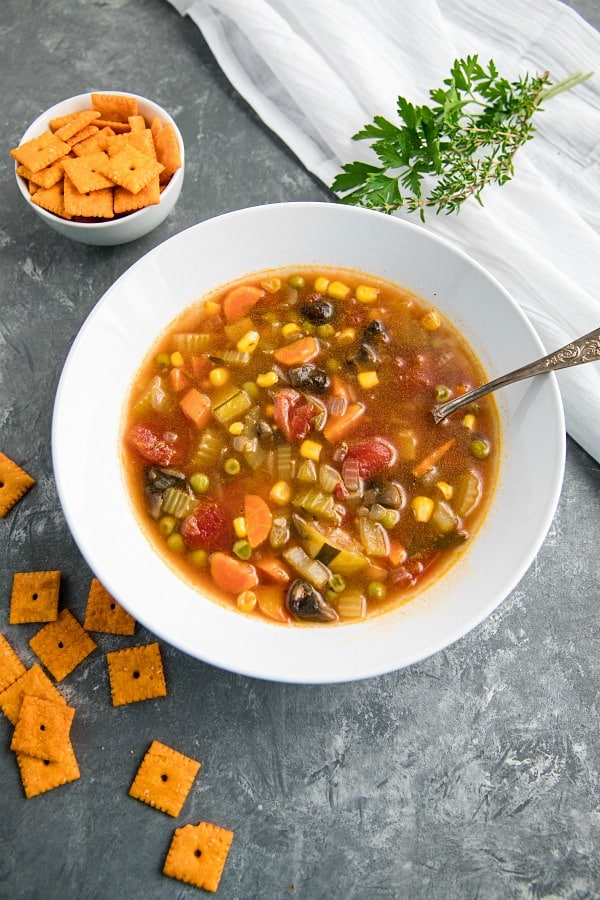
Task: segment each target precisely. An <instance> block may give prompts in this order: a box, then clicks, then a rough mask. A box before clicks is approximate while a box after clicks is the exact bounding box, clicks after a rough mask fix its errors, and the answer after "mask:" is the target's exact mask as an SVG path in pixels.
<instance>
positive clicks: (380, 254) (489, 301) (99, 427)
mask: <svg viewBox="0 0 600 900" xmlns="http://www.w3.org/2000/svg"><path fill="white" fill-rule="evenodd" d="M298 265H306V266H315V267H316V266H319V265H326V266H333V267H338V268H342V269H356V270H360V271H362V272H365V273H369V274H372V275H375V276H379V277H381V278H384V279H387V280H388V281H392V282H395V283H397V284H400V285H404V286H405V287H407V288H408V289H409V290H410V291H413V292H414V293H416V294H418V295H420V296H421V297H423V298H424V299H425V300H426V302H430V303H432V305H434V306H436V307H438V308H439V309H441V311H442V312H443V313H444V314H445V315H446V316H447V317H448V318H449V319H450V320H451V321H452V322H453V323H454V324H455V326H456V327H457V328H458V329H460V331H461V332H462V334H463V335H464V337H465V338H466V339H467V340H468V342H469V343H470V345H471V347H472V348H473V349H474V351H475V353H476V355H477V356H478V358H479V360H480V361H481V363H482V364H483V366H484V368H485V369H486V370H487V373H488V375H489V377H490V378H492V377H495V376H498V375H501V374H504V373H506V372H509V371H511V370H512V369H515V368H517V367H518V366H520V365H523V364H524V363H526V362H530V361H531V360H532V359H535V358H537V357H539V356H541V355H543V353H544V348H543V346H542V344H541V342H540V340H539V338H538V337H537V336H536V334H535V332H534V330H533V329H532V327H531V325H530V324H529V322H528V320H527V319H526V318H525V316H524V315H523V313H522V312H521V310H520V309H519V308H518V306H517V305H516V303H515V302H514V301H513V300H512V299H511V298H510V296H509V295H508V294H507V293H506V291H505V290H504V289H503V288H502V287H501V286H500V284H498V282H497V281H495V280H494V279H493V278H492V277H491V276H490V275H488V274H487V273H486V272H485V271H484V270H483V269H482V268H481V267H480V266H479V265H478V264H476V263H475V262H473V260H471V259H470V258H469V257H468V256H466V255H465V254H464V253H462V252H461V251H459V250H457V249H456V248H455V247H453V246H452V245H451V244H449V243H448V242H446V241H443V240H441V239H439V238H437V237H435V236H433V235H432V234H431V233H429V232H428V231H426V230H425V229H423V228H419V227H417V226H416V225H412V224H407V223H406V222H403V221H401V220H399V219H396V218H392V217H388V216H384V215H382V214H381V213H376V212H371V211H368V210H363V209H357V208H353V207H346V206H343V205H341V204H328V203H284V204H276V205H271V206H262V207H256V208H253V209H246V210H240V211H238V212H233V213H228V214H227V215H223V216H220V217H218V218H215V219H211V220H209V221H206V222H203V223H201V224H200V225H196V226H194V227H192V228H189V229H188V230H187V231H183V232H181V233H180V234H177V235H176V236H175V237H172V238H170V239H169V240H168V241H165V242H164V243H163V244H161V245H159V246H158V247H156V248H155V249H154V250H152V251H151V252H150V253H148V254H147V255H146V256H144V257H143V258H142V259H140V260H139V261H138V262H137V263H136V264H135V265H134V266H133V267H132V268H130V269H129V270H128V271H127V272H125V274H124V275H122V276H121V277H120V278H119V280H118V281H117V282H116V283H115V284H114V285H113V286H112V287H111V288H110V289H109V290H108V291H107V293H106V294H105V295H104V297H103V298H102V299H101V300H100V302H99V303H98V304H97V305H96V307H95V309H94V310H93V311H92V313H91V314H90V316H89V317H88V319H87V321H86V322H85V324H84V325H83V327H82V329H81V331H80V333H79V335H78V336H77V338H76V340H75V342H74V344H73V347H72V349H71V351H70V353H69V357H68V359H67V361H66V364H65V367H64V370H63V373H62V377H61V380H60V384H59V387H58V393H57V396H56V402H55V408H54V418H53V425H52V452H53V463H54V471H55V476H56V483H57V487H58V492H59V496H60V499H61V502H62V505H63V509H64V512H65V516H66V519H67V522H68V524H69V526H70V528H71V531H72V533H73V535H74V538H75V540H76V542H77V544H78V545H79V547H80V549H81V551H82V553H83V555H84V557H85V558H86V560H87V562H88V563H89V566H90V568H91V569H92V571H93V572H94V573H95V574H96V575H97V577H98V578H99V579H100V580H101V581H102V582H103V583H104V584H105V586H106V588H107V589H108V590H109V591H110V592H111V593H112V594H113V595H114V596H115V597H116V598H117V599H118V600H119V601H120V602H121V603H122V604H123V606H125V607H126V609H128V610H129V612H130V613H132V614H133V615H134V616H135V617H136V618H137V619H138V620H139V621H140V622H142V623H143V624H144V625H145V626H146V627H147V628H149V629H150V630H151V631H152V632H153V633H154V634H156V635H157V636H159V637H161V638H163V639H164V640H166V641H168V642H169V643H171V644H173V645H175V646H177V647H179V648H180V649H182V650H183V651H185V652H186V653H189V654H191V655H192V656H195V657H197V658H199V659H203V660H205V661H207V662H209V663H212V664H214V665H217V666H220V667H221V668H225V669H229V670H231V671H234V672H239V673H243V674H246V675H253V676H256V677H260V678H265V679H271V680H276V681H285V682H301V683H309V682H312V683H325V682H342V681H351V680H355V679H360V678H367V677H369V676H373V675H378V674H381V673H384V672H389V671H392V670H395V669H399V668H402V667H403V666H407V665H409V664H410V663H414V662H416V661H418V660H421V659H423V658H425V657H427V656H429V655H430V654H432V653H435V652H436V651H438V650H441V649H442V648H444V647H447V646H448V645H450V644H452V643H453V642H454V641H456V640H457V639H458V638H460V637H461V636H462V635H464V634H466V633H467V632H468V631H470V630H471V629H472V628H474V627H475V626H476V625H477V624H478V623H480V622H481V621H482V620H483V619H485V618H486V617H487V616H488V615H489V614H490V613H491V612H492V611H493V610H494V609H495V608H496V607H497V606H498V605H499V604H500V603H501V601H502V600H503V599H504V598H505V597H506V596H507V595H508V594H509V592H510V591H511V590H512V589H513V588H514V587H515V586H516V584H517V583H518V581H519V580H520V579H521V577H522V576H523V575H524V573H525V571H526V570H527V568H528V567H529V566H530V564H531V563H532V561H533V559H534V557H535V556H536V554H537V552H538V550H539V548H540V546H541V544H542V541H543V540H544V538H545V536H546V534H547V531H548V528H549V527H550V523H551V521H552V518H553V516H554V512H555V509H556V504H557V502H558V497H559V494H560V489H561V485H562V476H563V467H564V454H565V429H564V419H563V412H562V405H561V401H560V395H559V392H558V387H557V383H556V379H555V377H554V376H553V375H544V376H543V377H540V378H537V379H532V380H529V381H522V382H519V383H518V384H515V385H511V386H510V387H507V388H504V389H503V390H502V391H499V392H498V393H497V394H496V402H497V407H498V412H499V417H500V428H501V447H502V452H501V460H500V465H499V473H498V483H497V487H496V491H495V494H494V496H493V499H492V504H491V508H490V511H489V513H488V514H487V517H486V518H485V520H484V522H483V524H482V525H481V526H480V527H479V529H478V530H477V532H476V534H475V535H474V537H473V539H472V541H470V542H469V545H468V549H466V550H465V551H464V553H462V554H461V555H460V557H459V558H458V560H457V561H456V562H455V563H454V564H453V565H452V566H451V568H450V569H449V570H448V571H447V572H446V573H445V574H444V575H443V576H442V577H440V578H439V579H438V580H436V581H434V582H433V583H432V584H430V585H429V586H427V587H426V588H425V589H423V590H422V592H421V593H420V594H419V595H418V596H417V597H416V598H415V599H414V600H412V601H411V602H409V603H407V604H405V605H404V606H401V607H399V608H398V609H395V610H392V611H390V612H387V613H385V614H384V615H380V616H376V617H374V618H371V619H367V620H364V621H361V622H356V623H352V624H344V625H339V626H338V625H336V626H334V627H331V628H330V627H314V628H299V627H293V626H291V627H288V626H283V625H278V624H276V623H271V622H268V621H267V620H266V619H261V618H259V617H258V616H245V615H244V614H243V613H240V612H237V611H236V610H234V609H231V608H226V607H225V606H224V605H222V604H218V603H215V602H213V601H212V600H210V599H209V598H207V597H205V596H203V595H202V594H199V593H198V592H197V591H196V590H194V589H193V588H192V587H191V586H190V585H189V584H188V583H186V582H185V581H183V580H182V579H181V578H180V577H179V576H177V575H176V574H175V572H174V571H173V570H172V569H171V568H170V567H169V566H168V565H166V564H165V563H164V561H163V560H162V558H161V557H160V556H159V555H158V554H157V553H156V551H155V550H154V549H153V548H152V546H151V544H150V542H149V540H148V539H147V538H146V536H145V535H144V533H143V531H142V529H141V528H140V525H139V523H138V521H137V519H136V515H135V514H134V510H133V508H132V503H131V502H130V498H129V496H128V493H127V489H126V485H125V479H124V475H123V471H122V466H121V449H120V439H121V429H122V423H123V419H122V416H123V404H124V401H125V398H126V396H127V394H128V392H129V389H130V386H131V383H132V380H133V378H134V377H135V375H136V372H137V370H138V368H139V366H140V363H141V360H142V359H143V357H144V356H145V355H146V354H147V352H148V351H149V349H150V347H151V346H152V345H153V343H154V342H155V340H156V338H157V337H158V336H159V335H160V334H161V333H162V332H163V331H164V329H165V328H166V327H167V325H168V324H169V323H170V322H171V321H172V320H173V319H174V318H175V317H176V316H177V315H178V314H179V313H180V312H181V311H182V310H183V309H184V308H186V307H188V306H189V305H190V304H191V303H193V302H194V301H196V300H197V299H198V298H200V297H202V296H203V295H205V294H206V293H207V292H209V291H212V290H215V289H217V288H218V287H220V286H221V285H224V284H226V283H228V282H230V281H232V280H234V279H238V278H242V277H243V276H244V275H247V274H248V273H252V272H260V271H263V270H265V269H273V268H278V267H281V268H291V267H292V266H298ZM107 347H110V348H111V354H110V364H109V362H108V359H107V353H106V348H107ZM523 652H526V651H525V650H524V651H523Z"/></svg>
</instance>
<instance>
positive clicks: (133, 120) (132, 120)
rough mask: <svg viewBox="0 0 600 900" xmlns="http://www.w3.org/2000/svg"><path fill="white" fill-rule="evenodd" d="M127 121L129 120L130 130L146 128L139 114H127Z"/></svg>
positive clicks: (143, 129)
mask: <svg viewBox="0 0 600 900" xmlns="http://www.w3.org/2000/svg"><path fill="white" fill-rule="evenodd" d="M127 121H128V122H129V127H130V128H131V130H132V131H145V130H146V120H145V118H144V117H143V116H140V115H139V114H138V115H137V116H129V117H128V119H127Z"/></svg>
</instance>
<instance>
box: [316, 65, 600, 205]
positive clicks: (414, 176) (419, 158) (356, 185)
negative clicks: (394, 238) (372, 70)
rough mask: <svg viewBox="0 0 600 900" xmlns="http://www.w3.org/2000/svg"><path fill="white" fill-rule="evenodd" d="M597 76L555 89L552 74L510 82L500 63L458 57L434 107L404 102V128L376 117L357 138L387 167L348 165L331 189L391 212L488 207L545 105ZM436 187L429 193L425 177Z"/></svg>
mask: <svg viewBox="0 0 600 900" xmlns="http://www.w3.org/2000/svg"><path fill="white" fill-rule="evenodd" d="M592 74H593V73H591V72H588V73H586V74H581V73H579V72H578V73H575V74H573V75H570V76H569V77H568V78H565V79H563V81H560V82H558V83H557V84H556V85H553V86H551V82H550V78H549V74H548V72H544V73H543V74H542V75H534V76H531V75H529V74H526V75H525V76H523V77H521V78H518V79H517V80H516V81H512V82H511V81H508V80H507V79H506V78H503V77H501V76H500V75H499V74H498V70H497V68H496V66H495V64H494V61H493V60H490V61H489V63H488V64H487V67H485V66H482V65H481V64H480V62H479V59H478V57H477V56H467V57H466V59H456V60H455V61H454V63H453V65H452V69H451V72H450V77H449V78H446V79H445V80H444V82H443V85H444V86H443V87H439V88H434V89H432V90H431V91H430V92H429V96H430V99H431V101H432V103H431V105H430V106H415V105H414V104H412V103H411V102H410V101H409V100H407V99H406V98H405V97H398V100H397V113H398V119H399V121H400V125H398V124H395V123H393V122H390V121H389V120H388V119H386V118H384V116H374V118H373V121H372V122H371V123H369V124H367V125H365V126H364V127H363V128H362V129H361V130H360V131H358V132H357V133H356V134H355V135H354V136H353V140H356V141H368V142H369V143H370V145H371V149H372V150H373V152H374V153H375V155H376V156H377V158H378V160H379V162H380V163H381V166H376V165H371V164H369V163H364V162H351V163H347V164H346V165H344V166H342V171H341V172H340V173H339V174H338V175H337V176H336V178H335V180H334V182H333V184H332V185H331V189H332V190H333V191H335V192H336V193H338V194H339V195H340V199H341V201H342V202H343V203H348V204H352V205H355V206H365V207H368V208H370V209H377V210H380V211H381V212H386V213H391V212H393V211H394V210H396V209H399V208H400V207H404V208H405V209H407V210H408V211H410V212H419V214H420V216H421V218H422V219H424V217H425V209H426V208H433V209H434V210H435V212H436V213H440V212H446V213H457V212H459V210H460V207H461V205H462V204H463V203H464V202H465V200H468V199H469V197H475V199H476V200H477V201H478V202H479V203H482V200H481V193H482V191H483V189H484V188H485V187H486V185H488V184H492V183H495V184H500V185H501V184H505V183H506V182H507V181H509V180H510V179H511V178H512V177H513V175H514V155H515V153H516V152H517V150H518V149H519V147H521V146H523V144H525V143H526V142H527V141H529V140H531V138H532V137H533V135H534V127H533V124H532V121H531V120H532V117H533V114H534V113H535V112H536V111H537V110H539V109H541V108H542V107H541V104H542V102H543V101H544V100H546V99H548V98H550V97H554V96H555V95H556V94H558V93H560V92H561V91H565V90H570V89H571V88H573V87H575V86H576V85H578V84H581V83H582V82H583V81H585V80H586V79H587V78H589V77H590V76H591V75H592ZM425 175H427V176H428V179H427V183H428V184H431V189H430V191H429V193H428V194H427V195H426V196H424V195H423V179H424V176H425Z"/></svg>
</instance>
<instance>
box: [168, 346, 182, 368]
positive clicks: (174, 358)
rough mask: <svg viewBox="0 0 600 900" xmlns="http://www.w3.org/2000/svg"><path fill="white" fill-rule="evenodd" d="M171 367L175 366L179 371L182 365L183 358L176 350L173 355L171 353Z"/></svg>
mask: <svg viewBox="0 0 600 900" xmlns="http://www.w3.org/2000/svg"><path fill="white" fill-rule="evenodd" d="M170 359H171V365H172V366H175V368H177V369H180V368H181V367H182V365H183V356H182V355H181V353H180V352H179V350H176V351H175V352H174V353H171V357H170Z"/></svg>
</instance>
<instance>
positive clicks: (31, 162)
mask: <svg viewBox="0 0 600 900" xmlns="http://www.w3.org/2000/svg"><path fill="white" fill-rule="evenodd" d="M70 149H71V147H70V146H69V144H67V142H66V141H61V139H60V138H58V137H57V136H56V135H55V134H52V132H51V131H44V132H43V133H42V134H40V135H38V137H34V138H32V139H31V140H30V141H26V142H25V143H24V144H21V146H20V147H15V148H14V149H13V150H11V151H10V155H11V156H12V157H14V159H16V160H17V162H20V163H21V164H22V165H24V166H27V168H28V169H29V171H30V172H39V171H40V169H45V168H46V166H49V165H50V164H51V163H53V162H56V160H57V159H61V158H62V157H63V156H66V155H67V153H68V152H69V150H70Z"/></svg>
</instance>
